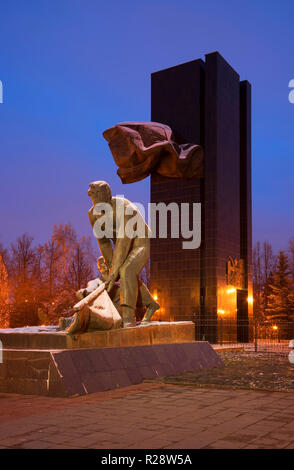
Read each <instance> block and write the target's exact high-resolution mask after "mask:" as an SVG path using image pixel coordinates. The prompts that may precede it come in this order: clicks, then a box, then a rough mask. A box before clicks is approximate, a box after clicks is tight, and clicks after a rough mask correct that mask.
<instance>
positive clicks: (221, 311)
mask: <svg viewBox="0 0 294 470" xmlns="http://www.w3.org/2000/svg"><path fill="white" fill-rule="evenodd" d="M217 313H220V314H221V315H223V314H224V313H226V312H225V310H218V311H217Z"/></svg>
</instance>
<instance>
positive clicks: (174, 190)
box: [151, 52, 252, 341]
mask: <svg viewBox="0 0 294 470" xmlns="http://www.w3.org/2000/svg"><path fill="white" fill-rule="evenodd" d="M151 100H152V107H151V120H152V121H156V122H160V123H163V124H167V125H169V126H170V127H171V128H172V129H173V131H174V133H175V134H176V136H177V140H178V141H179V143H181V142H190V143H196V144H201V145H202V146H203V147H204V152H205V157H204V160H205V164H204V178H201V179H197V178H195V179H186V180H184V179H172V178H164V177H161V176H159V175H156V174H152V175H151V202H153V203H159V202H164V203H166V204H169V203H170V202H176V203H183V202H186V203H187V202H188V203H190V204H192V203H195V202H197V203H199V202H200V203H201V220H202V222H201V246H200V248H198V249H192V250H191V249H185V250H184V249H183V248H182V241H183V240H182V239H175V238H171V237H169V238H168V239H160V238H158V237H157V238H153V239H151V291H152V293H153V294H155V295H157V297H158V300H159V303H160V304H161V310H160V311H159V312H157V313H156V317H154V318H159V319H161V320H176V321H179V320H195V321H196V331H197V338H198V339H207V340H209V341H217V340H219V339H220V335H221V336H222V340H224V341H226V340H230V341H232V340H233V341H234V340H241V341H248V339H249V336H250V328H248V325H249V324H250V319H251V317H252V279H251V108H250V106H251V105H250V103H251V88H250V84H249V83H248V82H246V81H245V82H240V80H239V75H238V74H237V73H236V72H235V71H234V70H233V69H232V67H231V66H230V65H229V64H228V63H227V62H226V61H225V60H224V59H223V57H222V56H221V55H220V54H219V53H217V52H215V53H212V54H208V55H206V60H205V62H203V61H202V60H201V59H198V60H195V61H192V62H188V63H185V64H182V65H179V66H176V67H171V68H169V69H166V70H161V71H159V72H155V73H153V74H152V76H151ZM190 212H191V213H192V209H191V211H190ZM220 329H221V331H220Z"/></svg>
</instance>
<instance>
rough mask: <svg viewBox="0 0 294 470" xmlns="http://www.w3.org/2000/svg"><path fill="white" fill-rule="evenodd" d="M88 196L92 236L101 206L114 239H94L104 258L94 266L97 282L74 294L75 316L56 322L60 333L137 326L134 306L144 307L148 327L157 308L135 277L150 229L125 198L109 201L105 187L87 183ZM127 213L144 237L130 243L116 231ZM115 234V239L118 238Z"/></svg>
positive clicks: (145, 258) (146, 251)
mask: <svg viewBox="0 0 294 470" xmlns="http://www.w3.org/2000/svg"><path fill="white" fill-rule="evenodd" d="M88 194H89V196H90V197H91V200H92V203H93V206H92V207H91V209H90V210H89V220H90V223H91V225H92V227H93V228H94V233H95V222H96V221H97V220H99V218H100V217H101V215H104V214H102V213H97V211H95V208H96V205H97V204H98V205H99V204H101V203H106V204H109V207H110V209H111V211H110V213H111V216H110V217H111V218H112V221H111V222H112V224H111V225H112V226H113V233H112V234H109V235H111V236H110V237H109V238H107V237H106V236H103V237H101V238H98V245H99V248H100V251H101V253H102V254H103V256H100V257H99V258H98V260H97V267H98V270H99V272H100V274H101V278H99V277H98V278H96V279H93V280H91V281H89V282H88V284H87V287H86V288H83V289H80V290H79V291H77V293H76V296H77V298H78V299H79V302H78V303H77V304H76V305H75V306H74V307H73V311H74V312H75V313H74V314H73V315H72V316H70V317H61V318H60V319H59V328H60V329H62V330H64V331H66V332H67V333H69V334H75V333H81V332H85V331H89V330H95V329H99V330H107V329H114V328H119V327H120V326H124V327H129V326H136V324H137V323H136V317H135V309H136V307H137V306H140V307H141V306H143V307H146V313H145V315H144V317H143V319H142V323H148V322H149V321H150V320H151V317H152V315H153V314H154V312H155V311H156V310H158V309H159V307H160V306H159V304H158V303H157V302H156V301H155V300H154V299H153V297H152V295H151V294H150V292H149V290H148V288H147V286H146V285H145V284H144V283H143V282H142V280H140V279H139V274H140V271H141V269H142V268H143V267H144V265H145V264H146V262H147V261H148V258H149V251H150V248H149V237H148V235H149V230H150V229H149V227H148V226H147V224H146V223H145V221H144V219H143V218H142V216H141V214H140V212H139V211H138V209H137V208H136V206H134V204H132V203H131V202H130V201H128V200H127V199H124V198H114V197H112V195H111V190H110V187H109V185H108V184H107V183H106V182H104V181H95V182H94V183H91V184H90V188H89V191H88ZM118 207H119V209H118ZM130 207H131V209H132V216H133V213H134V211H135V213H136V220H138V218H139V223H141V226H143V227H144V233H143V235H144V236H141V237H132V238H130V237H128V234H127V233H124V232H125V230H124V229H125V227H124V226H123V227H122V226H121V225H123V224H126V223H127V221H129V220H130V211H128V209H130ZM121 209H122V211H121ZM118 212H121V213H120V214H118ZM122 216H123V217H122ZM119 233H120V237H118V236H117V235H118V234H119ZM121 235H123V236H121ZM111 240H112V242H113V248H112V243H111Z"/></svg>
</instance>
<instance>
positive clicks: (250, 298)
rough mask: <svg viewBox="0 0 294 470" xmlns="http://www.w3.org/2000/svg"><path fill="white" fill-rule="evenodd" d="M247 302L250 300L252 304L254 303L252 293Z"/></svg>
mask: <svg viewBox="0 0 294 470" xmlns="http://www.w3.org/2000/svg"><path fill="white" fill-rule="evenodd" d="M247 302H248V303H249V304H251V305H252V304H253V297H252V295H250V296H249V297H248V298H247Z"/></svg>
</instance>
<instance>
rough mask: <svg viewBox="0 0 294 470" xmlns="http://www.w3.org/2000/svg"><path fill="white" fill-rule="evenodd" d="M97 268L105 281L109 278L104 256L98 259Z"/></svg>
mask: <svg viewBox="0 0 294 470" xmlns="http://www.w3.org/2000/svg"><path fill="white" fill-rule="evenodd" d="M97 267H98V271H99V272H100V274H101V275H102V278H103V279H105V278H106V277H107V276H108V273H109V269H108V266H107V264H106V263H105V260H104V258H103V256H100V257H99V258H98V259H97Z"/></svg>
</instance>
